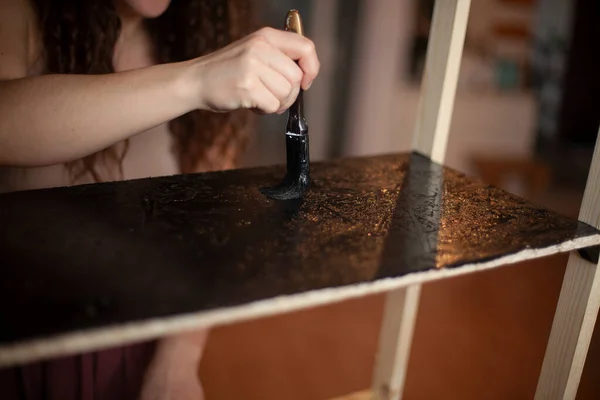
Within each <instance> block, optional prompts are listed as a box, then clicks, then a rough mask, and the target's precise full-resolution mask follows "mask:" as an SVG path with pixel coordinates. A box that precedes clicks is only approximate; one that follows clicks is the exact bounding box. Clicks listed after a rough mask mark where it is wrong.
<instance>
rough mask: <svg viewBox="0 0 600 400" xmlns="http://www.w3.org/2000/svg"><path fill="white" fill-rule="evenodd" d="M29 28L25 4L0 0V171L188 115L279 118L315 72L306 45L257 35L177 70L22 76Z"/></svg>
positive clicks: (295, 38)
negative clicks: (239, 112) (245, 112)
mask: <svg viewBox="0 0 600 400" xmlns="http://www.w3.org/2000/svg"><path fill="white" fill-rule="evenodd" d="M31 21H32V17H31V10H28V9H27V1H25V0H0V165H13V166H44V165H52V164H59V163H63V162H67V161H72V160H76V159H79V158H81V157H83V156H86V155H89V154H92V153H95V152H97V151H99V150H102V149H104V148H106V147H108V146H110V145H113V144H115V143H118V142H120V141H122V140H124V139H126V138H128V137H130V136H133V135H136V134H138V133H141V132H143V131H145V130H147V129H150V128H152V127H154V126H157V125H160V124H162V123H165V122H167V121H169V120H171V119H173V118H176V117H178V116H180V115H182V114H185V113H186V112H188V111H191V110H194V109H205V110H210V111H215V112H227V111H232V110H235V109H239V108H248V109H255V110H258V111H261V112H263V113H275V112H283V111H284V110H285V109H287V108H288V107H289V106H290V105H291V103H292V102H293V101H294V99H295V97H296V96H297V94H298V90H299V88H300V87H301V86H302V87H303V88H304V89H307V88H308V87H309V85H310V83H311V82H312V80H313V79H314V78H315V77H316V76H317V73H318V69H319V63H318V59H317V56H316V53H315V51H314V45H313V44H312V42H311V41H310V40H308V39H306V38H304V37H301V36H300V35H296V34H294V33H290V32H283V31H278V30H273V29H262V30H260V31H258V32H255V33H254V34H252V35H249V36H247V37H246V38H244V39H241V40H240V41H238V42H236V43H233V44H231V45H230V46H227V47H226V48H225V49H222V50H220V51H217V52H215V53H213V54H209V55H207V56H204V57H201V58H198V59H195V60H190V61H186V62H181V63H172V64H163V65H158V66H153V67H147V68H141V69H137V70H132V71H127V72H119V73H114V74H107V75H95V76H93V75H45V76H36V77H28V76H27V71H28V52H29V49H28V45H27V44H28V42H29V37H28V35H29V32H30V31H31V29H30V24H31ZM294 60H298V65H296V63H294Z"/></svg>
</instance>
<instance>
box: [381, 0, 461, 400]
mask: <svg viewBox="0 0 600 400" xmlns="http://www.w3.org/2000/svg"><path fill="white" fill-rule="evenodd" d="M470 3H471V1H470V0H437V1H436V3H435V9H434V12H433V20H432V25H431V31H430V35H429V45H428V49H427V59H426V63H425V71H424V75H423V83H422V89H421V100H420V104H419V114H418V117H417V124H416V127H415V132H414V144H413V148H414V150H416V151H419V152H421V153H423V154H425V155H427V156H429V157H430V158H431V159H432V161H434V162H437V163H440V164H441V163H443V161H444V155H445V152H446V144H447V142H448V133H449V130H450V122H451V117H452V108H453V105H454V97H455V94H456V86H457V82H458V75H459V70H460V62H461V59H462V50H463V45H464V40H465V34H466V29H467V21H468V16H469V7H470ZM420 293H421V286H420V285H412V286H410V287H408V288H405V289H399V290H394V291H392V292H390V293H388V295H387V299H386V304H385V310H384V314H383V323H382V326H381V333H380V339H379V349H378V354H377V360H376V364H375V369H374V374H373V387H372V390H373V395H374V398H376V399H380V400H392V399H394V400H397V399H400V398H401V397H402V392H403V389H404V380H405V377H406V367H407V365H408V360H409V356H410V348H411V343H412V335H413V330H414V326H415V321H416V317H417V311H418V307H419V296H420Z"/></svg>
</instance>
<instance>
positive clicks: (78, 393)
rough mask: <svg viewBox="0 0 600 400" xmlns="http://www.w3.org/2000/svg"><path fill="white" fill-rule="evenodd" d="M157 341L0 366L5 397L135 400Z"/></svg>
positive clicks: (7, 399) (15, 399)
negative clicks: (13, 365) (1, 367)
mask: <svg viewBox="0 0 600 400" xmlns="http://www.w3.org/2000/svg"><path fill="white" fill-rule="evenodd" d="M154 348H155V342H150V343H142V344H136V345H132V346H128V347H121V348H115V349H109V350H103V351H99V352H95V353H89V354H83V355H78V356H73V357H64V358H60V359H54V360H50V361H44V362H39V363H34V364H28V365H24V366H20V367H15V368H7V369H0V398H1V399H2V400H121V399H122V400H135V399H137V398H138V396H139V393H140V390H141V387H142V383H143V379H144V374H145V372H146V368H147V367H148V365H149V364H150V361H151V360H152V356H153V354H154Z"/></svg>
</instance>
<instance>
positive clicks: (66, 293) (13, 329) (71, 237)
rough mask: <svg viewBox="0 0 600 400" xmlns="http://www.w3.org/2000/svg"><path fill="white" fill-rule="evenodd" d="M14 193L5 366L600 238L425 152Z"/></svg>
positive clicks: (0, 314)
mask: <svg viewBox="0 0 600 400" xmlns="http://www.w3.org/2000/svg"><path fill="white" fill-rule="evenodd" d="M281 172H282V167H274V168H256V169H249V170H238V171H228V172H218V173H210V174H196V175H183V176H172V177H162V178H153V179H141V180H134V181H126V182H114V183H105V184H97V185H83V186H77V187H71V188H56V189H47V190H39V191H28V192H18V193H11V194H5V195H0V226H2V227H3V229H2V231H0V253H1V254H3V265H2V272H3V279H2V280H0V323H1V324H2V326H1V328H2V329H0V364H2V365H8V364H13V363H22V362H26V361H30V360H36V359H43V358H48V357H55V356H58V355H66V354H73V353H78V352H82V351H88V350H96V349H100V348H105V347H110V346H117V345H123V344H128V343H133V342H136V341H142V340H146V339H153V338H158V337H161V336H164V335H169V334H173V333H177V332H181V331H185V330H193V329H195V328H200V327H205V326H212V325H218V324H229V323H233V322H236V321H241V320H248V319H252V318H258V317H261V316H266V315H274V314H279V313H284V312H289V311H292V310H297V309H301V308H308V307H314V306H316V305H320V304H326V303H331V302H336V301H342V300H345V299H349V298H357V297H361V296H365V295H368V294H371V293H381V292H384V291H388V290H392V289H397V288H401V287H406V286H409V285H412V284H418V283H421V282H425V281H431V280H436V279H442V278H445V277H450V276H456V275H460V274H467V273H472V272H475V271H480V270H484V269H488V268H493V267H498V266H501V265H506V264H511V263H515V262H518V261H522V260H526V259H531V258H538V257H543V256H545V255H550V254H555V253H559V252H565V251H570V250H573V249H577V248H581V247H588V246H592V245H595V244H598V243H600V231H598V230H597V229H594V228H592V227H591V226H589V225H586V224H583V223H580V222H578V221H576V220H573V219H569V218H565V217H563V216H560V215H558V214H556V213H553V212H550V211H547V210H544V209H543V208H540V207H538V206H535V205H532V204H530V203H527V202H526V201H524V200H522V199H519V198H517V197H516V196H513V195H510V194H509V193H506V192H504V191H502V190H500V189H497V188H493V187H489V186H487V185H485V184H482V183H481V182H478V181H476V180H473V179H471V178H469V177H467V176H465V175H464V174H460V173H458V172H456V171H453V170H451V169H448V168H444V167H441V166H439V165H438V164H435V163H432V162H431V161H430V160H429V159H427V158H426V157H424V156H422V155H419V154H399V155H386V156H379V157H369V158H355V159H343V160H337V161H330V162H326V163H315V164H314V165H313V173H314V174H313V178H314V184H313V187H312V189H311V191H310V192H309V194H308V195H307V196H306V198H305V199H304V200H303V201H301V202H274V201H271V200H269V199H267V198H266V197H265V196H263V195H262V194H261V193H260V191H259V189H258V188H260V187H263V186H265V185H267V184H269V183H270V182H276V181H278V179H279V177H280V176H281Z"/></svg>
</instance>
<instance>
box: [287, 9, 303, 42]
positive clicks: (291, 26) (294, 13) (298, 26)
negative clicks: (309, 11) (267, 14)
mask: <svg viewBox="0 0 600 400" xmlns="http://www.w3.org/2000/svg"><path fill="white" fill-rule="evenodd" d="M285 30H286V31H290V32H296V33H297V34H299V35H302V36H304V27H303V26H302V19H301V18H300V13H299V12H298V10H290V11H288V13H287V15H286V16H285Z"/></svg>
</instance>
